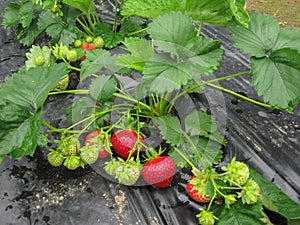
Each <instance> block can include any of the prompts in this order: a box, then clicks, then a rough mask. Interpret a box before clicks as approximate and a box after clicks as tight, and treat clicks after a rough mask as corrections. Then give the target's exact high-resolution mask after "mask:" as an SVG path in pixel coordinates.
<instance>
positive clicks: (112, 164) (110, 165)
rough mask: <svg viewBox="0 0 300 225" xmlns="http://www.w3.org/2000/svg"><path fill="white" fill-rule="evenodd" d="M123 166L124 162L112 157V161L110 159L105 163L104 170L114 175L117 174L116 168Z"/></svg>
mask: <svg viewBox="0 0 300 225" xmlns="http://www.w3.org/2000/svg"><path fill="white" fill-rule="evenodd" d="M120 166H122V163H121V162H120V161H119V160H116V159H112V160H111V161H108V162H106V163H105V166H104V170H105V171H106V173H108V174H109V175H111V176H112V177H115V176H116V170H117V169H118V168H119V167H120Z"/></svg>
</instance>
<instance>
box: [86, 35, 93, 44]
mask: <svg viewBox="0 0 300 225" xmlns="http://www.w3.org/2000/svg"><path fill="white" fill-rule="evenodd" d="M85 41H86V42H87V43H92V42H93V41H94V38H93V37H92V36H87V37H86V38H85Z"/></svg>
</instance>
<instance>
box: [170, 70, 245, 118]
mask: <svg viewBox="0 0 300 225" xmlns="http://www.w3.org/2000/svg"><path fill="white" fill-rule="evenodd" d="M249 73H250V71H243V72H239V73H234V74H230V75H227V76H223V77H219V78H216V79H212V80H208V81H201V83H199V84H197V85H193V86H191V87H190V88H188V89H186V90H184V91H183V92H181V93H179V94H178V95H176V96H175V97H174V98H173V99H172V101H171V102H170V104H172V105H174V103H175V102H176V101H177V100H178V99H179V98H180V97H182V96H184V95H185V94H187V93H189V92H191V91H192V90H195V89H196V88H199V87H202V86H204V85H207V84H210V83H214V82H219V81H223V80H228V79H231V78H234V77H239V76H242V75H247V74H249ZM170 110H172V108H170V109H169V111H168V113H170Z"/></svg>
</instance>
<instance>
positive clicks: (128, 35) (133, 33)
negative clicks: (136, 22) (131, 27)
mask: <svg viewBox="0 0 300 225" xmlns="http://www.w3.org/2000/svg"><path fill="white" fill-rule="evenodd" d="M148 29H149V27H146V28H143V29H140V30H136V31H133V32H131V33H129V34H127V37H130V36H133V35H136V34H139V33H142V32H144V31H146V30H148Z"/></svg>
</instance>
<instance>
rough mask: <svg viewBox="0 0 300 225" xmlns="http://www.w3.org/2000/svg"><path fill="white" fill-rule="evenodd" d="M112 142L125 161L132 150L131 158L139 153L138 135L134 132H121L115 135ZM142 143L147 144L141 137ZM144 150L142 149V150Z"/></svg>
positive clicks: (111, 139)
mask: <svg viewBox="0 0 300 225" xmlns="http://www.w3.org/2000/svg"><path fill="white" fill-rule="evenodd" d="M110 141H111V143H112V146H113V149H114V150H115V152H116V153H117V154H118V155H119V156H121V157H122V158H124V159H127V158H128V157H129V155H130V152H131V150H133V152H132V154H131V156H136V155H137V152H138V149H139V147H138V143H137V141H138V135H137V133H136V132H135V131H133V130H130V129H128V130H121V131H120V132H119V131H117V132H116V133H114V134H113V135H112V136H111V138H110ZM140 141H141V142H142V143H144V142H145V139H144V136H143V135H142V134H141V135H140ZM142 149H143V148H142V147H141V148H140V150H142Z"/></svg>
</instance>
